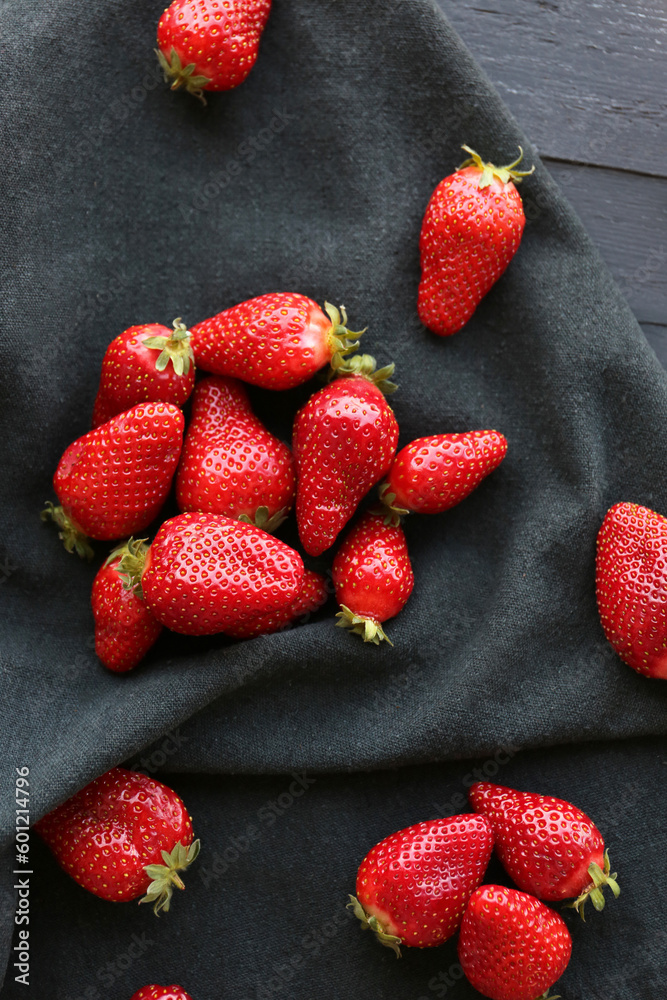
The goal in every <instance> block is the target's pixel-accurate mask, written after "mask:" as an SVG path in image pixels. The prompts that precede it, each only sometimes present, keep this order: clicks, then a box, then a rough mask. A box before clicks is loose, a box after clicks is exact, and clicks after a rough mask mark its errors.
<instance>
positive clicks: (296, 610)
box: [225, 569, 328, 639]
mask: <svg viewBox="0 0 667 1000" xmlns="http://www.w3.org/2000/svg"><path fill="white" fill-rule="evenodd" d="M327 597H328V593H327V582H326V580H325V579H324V577H323V576H322V575H321V574H320V573H313V571H312V570H310V569H307V570H305V571H304V574H303V583H302V584H301V590H300V591H299V594H298V596H297V598H296V600H295V601H293V603H292V604H290V605H289V607H287V608H281V609H280V610H279V611H272V612H270V613H269V614H263V615H257V617H255V618H248V619H247V620H246V621H243V622H238V623H237V624H236V625H231V626H230V627H229V628H226V629H225V635H229V636H231V637H232V638H233V639H252V638H254V636H256V635H269V634H270V633H272V632H280V631H281V629H284V628H287V626H288V625H291V624H292V622H295V621H296V620H297V619H298V618H301V617H303V615H307V614H311V613H312V612H313V611H317V610H318V609H319V608H321V607H322V605H323V604H324V603H325V602H326V599H327Z"/></svg>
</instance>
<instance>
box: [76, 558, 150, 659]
mask: <svg viewBox="0 0 667 1000" xmlns="http://www.w3.org/2000/svg"><path fill="white" fill-rule="evenodd" d="M145 553H146V545H145V544H144V539H139V540H137V541H135V540H133V539H132V538H130V539H129V541H127V542H126V543H125V544H124V545H121V546H120V547H119V548H117V549H115V550H114V551H113V552H112V553H111V555H110V556H109V558H108V559H107V561H106V562H105V563H104V565H103V566H102V568H101V569H100V570H99V572H98V574H97V576H96V577H95V579H94V580H93V592H92V597H91V603H92V606H93V617H94V619H95V652H96V653H97V655H98V656H99V658H100V660H101V661H102V663H103V664H104V666H105V667H108V668H109V670H114V671H115V672H116V673H123V672H124V671H126V670H131V669H132V667H136V665H137V663H139V661H140V660H142V659H143V658H144V656H145V655H146V653H147V652H148V650H149V649H150V648H151V646H152V645H153V643H155V642H156V640H157V638H158V636H159V635H160V632H161V631H162V625H160V623H159V622H158V621H156V620H155V618H153V615H152V614H151V613H150V611H149V610H148V608H147V607H146V604H145V603H144V600H143V595H142V593H141V587H140V586H137V587H133V588H132V589H130V590H128V589H127V587H126V586H125V578H124V577H123V576H121V574H120V573H119V572H118V566H119V564H120V561H121V559H123V558H125V561H126V564H127V560H128V559H133V558H135V559H136V558H139V559H141V558H142V557H143V556H144V555H145Z"/></svg>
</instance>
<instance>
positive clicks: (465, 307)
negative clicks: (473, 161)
mask: <svg viewBox="0 0 667 1000" xmlns="http://www.w3.org/2000/svg"><path fill="white" fill-rule="evenodd" d="M481 178H482V172H481V171H480V170H479V169H478V168H477V167H476V166H469V167H464V168H463V169H462V170H457V171H455V172H454V173H453V174H450V175H449V177H445V179H444V180H443V181H441V182H440V184H438V186H437V188H436V189H435V191H434V192H433V195H432V196H431V200H430V201H429V203H428V207H427V209H426V214H425V215H424V221H423V223H422V229H421V236H420V240H419V250H420V255H421V266H422V277H421V282H420V284H419V291H418V296H417V309H418V312H419V318H420V320H421V321H422V323H423V324H424V326H427V327H428V328H429V330H431V331H432V332H433V333H437V334H439V335H440V336H443V337H444V336H449V335H450V334H452V333H456V332H457V331H458V330H460V329H461V328H462V327H463V326H465V324H466V323H467V322H468V320H469V319H470V317H471V316H472V314H473V313H474V311H475V309H476V308H477V306H478V305H479V303H480V302H481V301H482V299H483V298H484V296H485V295H486V294H487V292H488V291H489V290H490V288H491V287H492V286H493V285H494V284H495V282H496V281H497V280H498V278H500V276H501V275H502V274H503V273H504V271H505V270H506V268H507V267H508V265H509V263H510V261H511V260H512V258H513V257H514V255H515V253H516V252H517V250H518V249H519V243H520V242H521V236H522V234H523V230H524V226H525V224H526V217H525V215H524V212H523V205H522V202H521V197H520V195H519V192H518V191H517V189H516V187H515V186H514V184H513V182H512V181H511V180H510V181H508V182H507V183H505V184H503V183H502V182H501V181H500V180H498V179H497V178H496V177H494V178H493V179H492V181H491V183H490V185H489V186H488V187H484V188H480V187H479V182H480V180H481Z"/></svg>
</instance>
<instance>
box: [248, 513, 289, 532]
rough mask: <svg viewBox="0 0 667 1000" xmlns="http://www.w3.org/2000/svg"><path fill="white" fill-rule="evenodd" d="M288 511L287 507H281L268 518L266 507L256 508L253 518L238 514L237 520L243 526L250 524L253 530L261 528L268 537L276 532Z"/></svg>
mask: <svg viewBox="0 0 667 1000" xmlns="http://www.w3.org/2000/svg"><path fill="white" fill-rule="evenodd" d="M288 514H289V510H288V508H287V507H281V509H280V510H277V511H276V512H275V514H272V515H271V517H269V508H268V507H258V508H257V510H256V511H255V516H254V517H250V516H249V515H248V514H239V516H238V518H237V520H239V521H243V523H244V524H252V525H254V526H255V528H261V529H262V531H267V532H268V533H269V534H270V535H272V534H273V532H274V531H276V530H277V529H278V528H279V527H280V525H281V524H282V523H283V521H285V520H286V519H287V515H288Z"/></svg>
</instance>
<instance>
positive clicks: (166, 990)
mask: <svg viewBox="0 0 667 1000" xmlns="http://www.w3.org/2000/svg"><path fill="white" fill-rule="evenodd" d="M130 1000H192V997H191V996H190V994H189V993H186V992H185V990H184V989H183V987H182V986H155V985H153V986H142V988H141V989H140V990H139V991H138V992H137V993H135V994H134V995H133V996H131V997H130Z"/></svg>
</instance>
